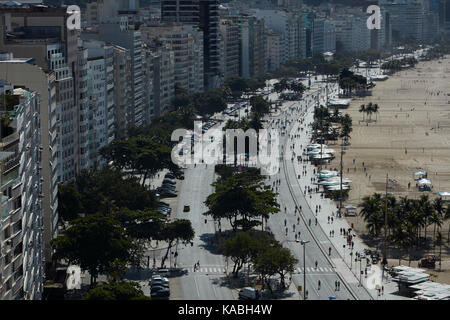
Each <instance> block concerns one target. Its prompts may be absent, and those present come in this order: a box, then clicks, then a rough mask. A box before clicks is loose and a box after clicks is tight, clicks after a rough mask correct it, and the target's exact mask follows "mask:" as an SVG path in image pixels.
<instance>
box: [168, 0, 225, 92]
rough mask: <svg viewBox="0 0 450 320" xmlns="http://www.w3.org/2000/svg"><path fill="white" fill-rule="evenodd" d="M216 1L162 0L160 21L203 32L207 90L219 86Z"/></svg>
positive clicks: (219, 67)
mask: <svg viewBox="0 0 450 320" xmlns="http://www.w3.org/2000/svg"><path fill="white" fill-rule="evenodd" d="M218 8H219V1H218V0H171V1H168V0H162V1H161V21H162V22H179V23H182V24H189V25H195V26H198V27H199V28H200V29H201V30H202V31H203V66H204V67H203V72H204V85H205V87H206V88H207V89H212V88H216V87H219V86H220V85H221V79H222V77H221V76H220V73H221V58H220V52H219V49H220V43H219V42H220V41H221V40H220V32H219V9H218Z"/></svg>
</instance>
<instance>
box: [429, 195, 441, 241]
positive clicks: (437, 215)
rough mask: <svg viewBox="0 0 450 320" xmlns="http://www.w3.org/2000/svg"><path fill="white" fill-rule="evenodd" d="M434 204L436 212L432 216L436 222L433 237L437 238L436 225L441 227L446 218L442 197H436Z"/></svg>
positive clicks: (432, 219) (433, 221)
mask: <svg viewBox="0 0 450 320" xmlns="http://www.w3.org/2000/svg"><path fill="white" fill-rule="evenodd" d="M432 206H433V210H434V213H433V215H432V217H431V221H432V223H434V229H433V238H435V235H436V227H439V229H440V228H441V226H442V222H443V220H444V201H442V198H435V199H434V200H433V203H432Z"/></svg>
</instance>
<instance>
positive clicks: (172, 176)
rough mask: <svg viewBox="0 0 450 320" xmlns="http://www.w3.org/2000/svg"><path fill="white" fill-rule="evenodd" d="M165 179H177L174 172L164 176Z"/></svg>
mask: <svg viewBox="0 0 450 320" xmlns="http://www.w3.org/2000/svg"><path fill="white" fill-rule="evenodd" d="M165 178H169V179H175V175H174V174H173V173H172V172H167V173H166V174H165V175H164V179H165Z"/></svg>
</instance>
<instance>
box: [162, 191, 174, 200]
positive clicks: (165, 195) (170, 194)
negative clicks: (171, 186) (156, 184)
mask: <svg viewBox="0 0 450 320" xmlns="http://www.w3.org/2000/svg"><path fill="white" fill-rule="evenodd" d="M175 197H177V194H176V193H175V192H172V191H168V190H164V191H162V192H161V198H175Z"/></svg>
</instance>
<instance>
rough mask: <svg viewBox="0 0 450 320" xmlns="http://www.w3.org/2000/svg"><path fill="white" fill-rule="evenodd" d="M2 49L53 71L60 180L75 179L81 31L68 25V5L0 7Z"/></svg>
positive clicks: (77, 168)
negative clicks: (32, 59)
mask: <svg viewBox="0 0 450 320" xmlns="http://www.w3.org/2000/svg"><path fill="white" fill-rule="evenodd" d="M0 15H1V17H2V21H1V25H0V28H1V32H0V34H1V35H2V37H1V40H0V49H2V50H5V51H8V52H12V53H13V54H14V56H15V57H25V58H29V57H33V58H34V59H35V61H36V64H37V65H39V66H40V67H41V68H43V69H46V70H54V71H55V73H54V74H55V76H56V90H57V104H58V140H59V144H60V148H59V151H58V158H59V161H58V164H57V167H58V180H59V182H60V183H65V182H72V181H73V180H74V178H75V175H76V174H77V173H78V172H79V169H80V167H79V161H78V160H79V159H78V138H79V137H78V110H79V107H78V97H79V94H78V71H77V67H78V64H77V50H78V34H77V31H76V30H70V29H68V28H67V19H68V14H67V12H66V9H65V8H47V7H7V6H2V7H0Z"/></svg>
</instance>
